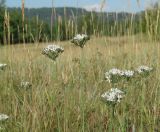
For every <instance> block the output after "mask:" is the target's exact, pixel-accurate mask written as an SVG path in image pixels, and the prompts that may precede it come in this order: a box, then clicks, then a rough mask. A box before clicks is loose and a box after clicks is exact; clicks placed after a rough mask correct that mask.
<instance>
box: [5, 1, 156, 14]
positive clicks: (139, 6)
mask: <svg viewBox="0 0 160 132" xmlns="http://www.w3.org/2000/svg"><path fill="white" fill-rule="evenodd" d="M155 1H156V0H139V3H138V2H137V0H121V1H117V0H106V1H105V2H104V3H103V5H104V6H103V11H105V12H122V11H125V12H139V11H142V10H145V8H146V7H147V6H148V5H149V3H150V2H155ZM102 2H103V0H92V1H91V0H81V1H78V0H61V1H59V0H53V6H54V7H78V8H84V9H86V10H88V11H92V10H94V11H100V8H101V7H102V5H101V3H102ZM6 6H7V7H21V0H16V1H13V0H6ZM25 7H26V8H42V7H52V0H34V1H33V0H25Z"/></svg>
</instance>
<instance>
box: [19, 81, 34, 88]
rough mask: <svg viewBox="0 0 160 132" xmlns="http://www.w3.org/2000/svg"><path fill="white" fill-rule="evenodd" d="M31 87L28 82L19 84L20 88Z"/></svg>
mask: <svg viewBox="0 0 160 132" xmlns="http://www.w3.org/2000/svg"><path fill="white" fill-rule="evenodd" d="M31 87H32V84H31V83H30V82H25V81H22V82H21V88H24V89H29V88H31Z"/></svg>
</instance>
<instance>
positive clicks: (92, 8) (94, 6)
mask: <svg viewBox="0 0 160 132" xmlns="http://www.w3.org/2000/svg"><path fill="white" fill-rule="evenodd" d="M83 8H84V9H86V10H87V11H97V12H100V11H104V10H105V9H106V6H105V5H102V4H92V5H87V6H84V7H83Z"/></svg>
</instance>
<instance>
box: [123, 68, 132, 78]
mask: <svg viewBox="0 0 160 132" xmlns="http://www.w3.org/2000/svg"><path fill="white" fill-rule="evenodd" d="M123 73H124V75H123V76H125V77H133V75H134V71H131V70H124V71H123Z"/></svg>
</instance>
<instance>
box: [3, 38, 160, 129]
mask: <svg viewBox="0 0 160 132" xmlns="http://www.w3.org/2000/svg"><path fill="white" fill-rule="evenodd" d="M56 43H58V42H56ZM58 44H60V45H61V46H63V47H64V50H65V52H64V53H62V54H61V55H60V56H59V57H58V58H57V61H56V62H53V61H52V60H50V59H48V58H47V57H45V56H43V55H42V54H41V52H42V49H43V48H44V47H46V45H48V44H47V43H46V44H34V45H31V44H26V45H15V46H14V45H11V46H4V47H0V61H1V63H6V64H8V67H7V68H6V69H5V70H3V71H0V89H1V92H0V111H1V113H5V114H7V115H9V119H8V120H7V122H5V123H2V124H1V123H0V125H3V126H4V127H5V128H6V130H8V131H10V130H11V131H69V132H70V131H77V130H78V131H108V130H110V131H111V127H112V130H114V131H131V130H133V129H135V130H136V131H156V130H157V131H159V130H160V129H159V124H160V113H159V112H160V96H159V95H160V84H159V83H160V80H159V79H160V71H159V69H160V66H159V61H160V59H159V58H160V51H159V49H160V46H159V44H158V42H157V43H156V42H152V41H149V40H145V39H144V38H140V37H139V36H129V37H128V36H126V37H113V38H112V37H111V38H110V37H102V38H96V37H94V36H92V37H91V40H90V41H89V42H87V44H86V46H85V47H84V48H83V49H81V48H79V47H76V46H75V45H74V44H71V43H70V42H69V41H66V42H59V43H58ZM140 65H148V66H151V67H153V68H154V71H153V72H152V73H151V74H150V75H149V76H148V77H146V78H135V79H133V80H131V81H129V82H127V83H123V82H120V83H118V84H115V86H117V87H120V88H122V89H123V90H124V91H125V92H126V96H125V98H124V100H123V101H122V102H121V103H120V104H118V105H117V106H116V113H115V119H113V120H112V123H113V124H112V126H110V125H111V124H110V123H109V122H110V116H109V115H110V113H109V109H108V107H106V105H104V103H103V102H101V99H100V95H101V94H102V93H104V92H105V91H107V90H109V89H110V88H111V87H112V84H110V83H108V82H107V81H105V80H104V73H105V72H106V71H108V70H109V69H111V68H113V67H117V68H120V69H134V68H136V67H138V66H140ZM23 80H27V81H29V82H30V83H32V89H28V90H25V89H21V88H20V87H19V86H20V83H21V81H23Z"/></svg>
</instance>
